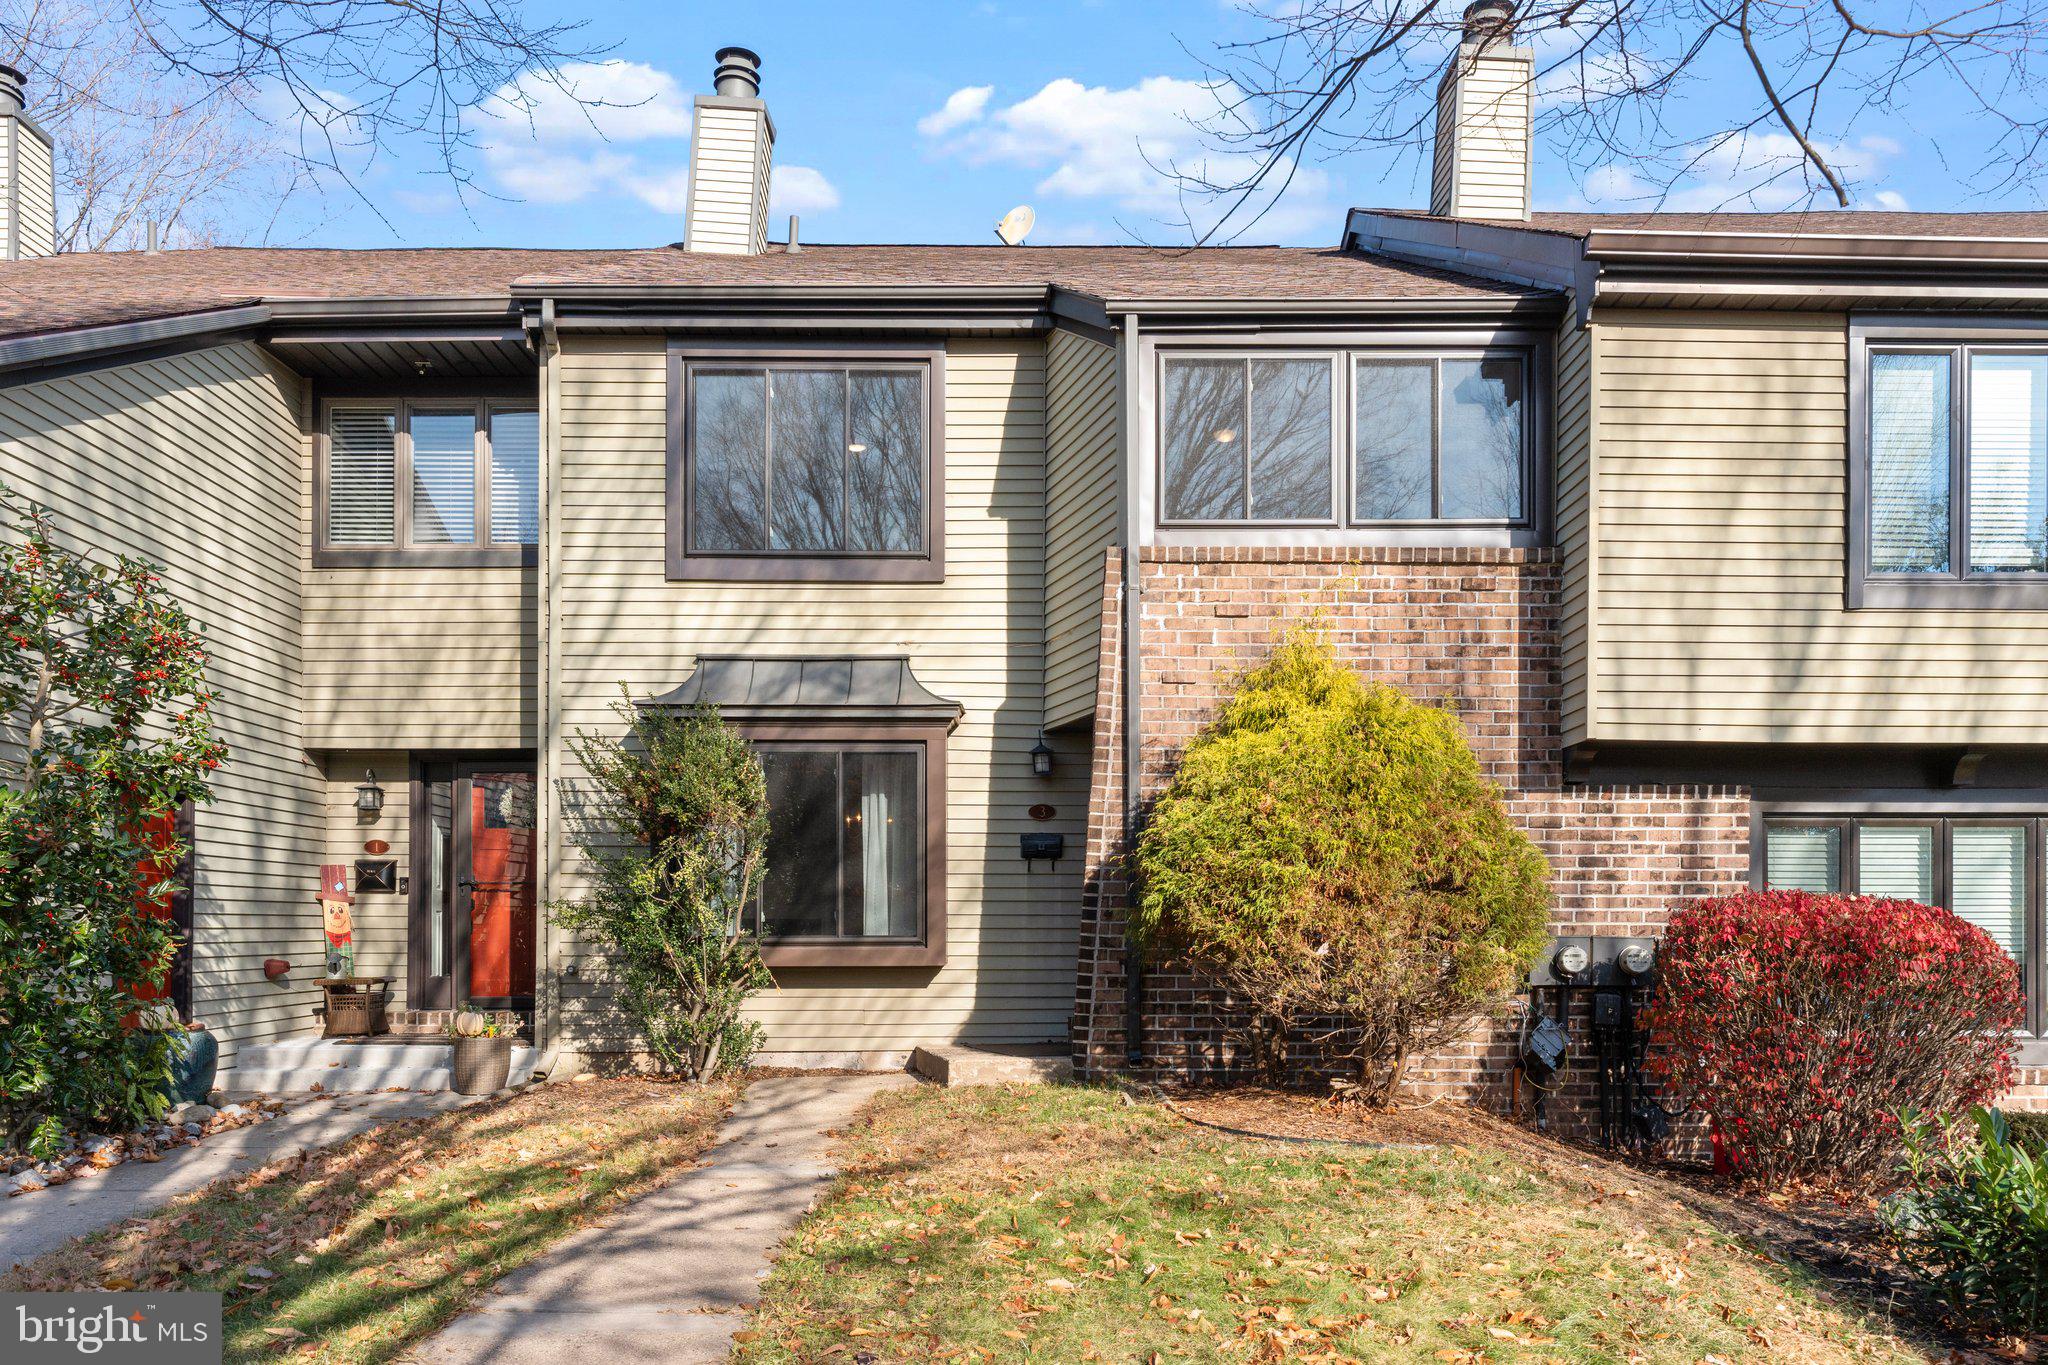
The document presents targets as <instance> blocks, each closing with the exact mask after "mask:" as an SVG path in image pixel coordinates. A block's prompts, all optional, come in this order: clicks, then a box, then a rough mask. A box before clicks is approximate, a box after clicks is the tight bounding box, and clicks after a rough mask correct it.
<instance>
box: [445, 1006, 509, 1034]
mask: <svg viewBox="0 0 2048 1365" xmlns="http://www.w3.org/2000/svg"><path fill="white" fill-rule="evenodd" d="M496 1022H497V1021H496V1020H494V1019H492V1018H491V1017H490V1016H489V1015H487V1014H479V1013H478V1012H477V1011H475V1010H463V1011H462V1012H461V1013H459V1014H457V1015H456V1016H455V1019H454V1021H453V1022H452V1023H451V1024H450V1025H449V1031H450V1032H452V1033H453V1034H454V1035H455V1036H456V1037H457V1038H488V1037H490V1036H491V1034H492V1033H493V1032H495V1031H496V1030H495V1029H494V1028H493V1025H494V1024H495V1023H496Z"/></svg>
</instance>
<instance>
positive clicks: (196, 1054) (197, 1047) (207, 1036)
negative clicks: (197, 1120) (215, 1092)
mask: <svg viewBox="0 0 2048 1365" xmlns="http://www.w3.org/2000/svg"><path fill="white" fill-rule="evenodd" d="M219 1069H220V1044H219V1043H217V1042H215V1041H214V1037H213V1035H212V1034H211V1033H209V1032H207V1031H206V1030H205V1029H193V1030H192V1031H190V1032H188V1033H187V1034H186V1035H185V1048H184V1051H183V1053H181V1054H180V1055H179V1056H178V1057H177V1058H176V1059H175V1060H174V1061H172V1063H171V1079H170V1083H169V1084H168V1085H167V1086H166V1087H165V1092H166V1093H167V1094H169V1095H170V1097H171V1103H172V1104H199V1103H201V1102H202V1101H204V1100H205V1099H206V1095H207V1092H208V1091H210V1090H212V1089H213V1077H214V1073H215V1072H216V1071H218V1070H219Z"/></svg>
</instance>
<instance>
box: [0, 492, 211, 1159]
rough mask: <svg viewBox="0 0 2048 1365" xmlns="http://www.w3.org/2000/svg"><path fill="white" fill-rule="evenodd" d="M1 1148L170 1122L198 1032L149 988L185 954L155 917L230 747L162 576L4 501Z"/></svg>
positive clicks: (39, 1149)
mask: <svg viewBox="0 0 2048 1365" xmlns="http://www.w3.org/2000/svg"><path fill="white" fill-rule="evenodd" d="M0 516H4V517H5V519H6V522H7V528H6V535H5V543H0V726H4V730H0V783H4V784H0V1147H11V1148H14V1149H16V1150H27V1151H30V1152H33V1153H37V1154H43V1153H47V1152H48V1151H50V1150H52V1149H53V1148H54V1147H55V1145H56V1144H57V1142H58V1141H59V1139H60V1137H61V1135H62V1131H63V1129H64V1128H65V1127H67V1126H69V1127H80V1126H88V1127H96V1128H102V1129H124V1128H132V1127H134V1126H136V1125H138V1124H141V1123H143V1122H146V1121H147V1120H149V1119H150V1118H153V1117H155V1116H156V1115H159V1114H161V1113H162V1112H163V1109H164V1107H165V1104H166V1099H165V1096H164V1084H165V1081H166V1080H167V1079H168V1077H169V1075H170V1070H171V1064H172V1062H173V1060H174V1059H175V1057H176V1055H177V1049H178V1048H180V1047H182V1045H183V1037H184V1035H183V1032H182V1030H179V1029H175V1028H172V1027H169V1025H170V1023H171V1022H172V1021H170V1020H167V1019H165V1018H163V1017H162V1011H161V1010H160V1009H157V1008H153V1007H151V1006H149V1005H147V1004H146V1003H145V1002H144V1001H143V1000H142V999H140V998H139V997H138V994H137V984H136V983H147V982H157V981H161V980H162V978H163V976H164V973H165V972H166V970H167V969H168V968H169V966H170V963H171V961H172V958H173V955H174V954H175V952H176V949H177V940H176V933H175V930H174V929H173V927H172V926H171V924H170V923H168V922H167V921H166V920H164V919H161V918H158V917H156V916H154V915H151V914H149V913H148V912H147V910H146V909H145V908H144V907H145V906H146V905H147V904H148V903H149V902H153V901H158V900H160V899H161V898H162V897H163V896H165V895H166V894H168V892H169V891H170V889H171V887H170V873H171V870H172V869H174V868H176V867H177V865H178V862H179V859H180V857H181V856H182V853H183V849H182V847H181V846H180V845H179V844H178V843H177V842H176V841H175V840H173V841H170V842H169V844H168V845H166V844H165V842H164V841H163V840H162V839H161V838H160V837H159V838H157V839H155V840H152V839H151V837H150V833H149V831H150V828H151V826H152V823H153V822H154V823H160V822H161V821H162V819H163V817H165V816H166V815H169V814H170V813H172V812H174V811H175V810H177V808H178V807H179V806H180V805H181V804H182V803H183V802H185V801H187V800H196V801H203V800H205V799H207V796H208V790H207V778H208V775H209V774H210V773H211V772H212V771H213V770H214V769H215V768H217V767H218V766H219V765H220V762H221V759H222V758H223V756H224V755H225V752H226V751H225V748H224V746H223V745H222V744H221V742H220V740H219V739H217V738H216V737H215V735H214V732H213V722H212V706H213V700H214V697H213V693H212V691H211V690H210V689H209V688H208V686H207V683H206V673H205V665H206V656H205V652H204V650H203V649H202V648H201V645H200V638H199V632H198V629H197V627H196V626H195V624H194V623H193V621H192V619H191V618H190V617H189V616H188V615H187V614H186V612H185V611H184V609H183V608H182V607H180V606H179V605H178V603H177V602H176V601H174V600H173V599H172V598H171V596H170V595H169V594H168V593H167V592H166V591H165V590H164V586H163V584H162V582H161V580H160V579H159V577H158V575H157V573H156V571H155V570H154V569H152V568H151V566H149V565H148V564H146V563H144V562H142V561H140V560H136V559H131V558H126V557H114V558H108V557H103V556H99V555H96V554H92V553H89V552H85V551H81V550H77V549H73V548H70V547H68V546H66V545H64V544H63V543H61V542H60V541H59V539H58V537H57V536H56V534H55V531H54V528H53V526H52V524H51V520H50V517H49V515H48V513H47V512H46V511H44V510H43V509H42V508H39V507H37V506H35V505H33V504H30V503H27V502H24V501H22V500H21V499H20V498H18V497H17V496H16V495H15V494H14V493H13V492H12V491H11V490H8V489H5V488H4V487H0Z"/></svg>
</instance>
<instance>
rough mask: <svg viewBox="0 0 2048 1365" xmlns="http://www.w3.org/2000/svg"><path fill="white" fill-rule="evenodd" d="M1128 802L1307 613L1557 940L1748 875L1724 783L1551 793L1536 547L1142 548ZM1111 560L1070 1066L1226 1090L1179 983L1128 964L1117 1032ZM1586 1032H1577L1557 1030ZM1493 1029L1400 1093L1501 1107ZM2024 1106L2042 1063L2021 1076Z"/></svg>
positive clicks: (1206, 1018)
mask: <svg viewBox="0 0 2048 1365" xmlns="http://www.w3.org/2000/svg"><path fill="white" fill-rule="evenodd" d="M1138 564H1139V575H1140V580H1139V581H1140V592H1139V600H1140V602H1141V604H1142V607H1141V609H1142V613H1143V615H1142V618H1141V630H1140V634H1139V677H1140V680H1141V681H1140V687H1139V695H1140V707H1141V709H1140V712H1139V731H1140V734H1141V736H1142V746H1141V751H1140V783H1139V801H1140V808H1141V809H1142V806H1143V803H1144V802H1146V801H1149V800H1150V799H1152V798H1153V797H1155V796H1156V795H1157V794H1158V793H1159V791H1160V790H1161V789H1162V788H1164V786H1165V785H1166V783H1167V782H1168V781H1169V780H1170V778H1171V777H1172V774H1173V770H1174V766H1175V764H1176V762H1177V761H1178V758H1179V755H1180V753H1181V751H1182V749H1183V747H1184V746H1185V745H1186V743H1187V742H1188V740H1189V739H1191V738H1192V737H1193V736H1194V735H1195V733H1196V732H1197V731H1198V730H1199V729H1200V728H1201V727H1202V726H1203V725H1204V724H1206V723H1207V722H1208V721H1209V719H1210V718H1211V717H1212V716H1213V715H1214V714H1215V712H1216V710H1217V708H1218V706H1219V704H1220V703H1221V701H1222V700H1223V698H1224V697H1225V695H1226V694H1227V693H1228V692H1229V690H1230V688H1231V687H1232V686H1233V685H1234V683H1235V681H1236V679H1237V678H1238V677H1239V676H1240V675H1241V674H1242V673H1243V672H1244V671H1245V670H1246V669H1248V668H1250V667H1252V666H1254V665H1256V664H1257V663H1258V662H1260V661H1261V660H1262V659H1264V658H1265V656H1266V654H1267V653H1268V652H1269V651H1270V650H1271V648H1272V646H1273V645H1274V643H1275V642H1277V641H1278V640H1279V638H1280V637H1281V636H1282V635H1284V634H1285V633H1286V632H1287V631H1288V630H1289V629H1291V628H1294V627H1296V626H1301V625H1311V624H1312V625H1313V626H1314V627H1315V628H1317V629H1318V630H1319V631H1320V632H1321V633H1322V634H1323V635H1324V637H1325V638H1327V639H1328V640H1329V641H1330V643H1331V644H1332V645H1333V646H1334V647H1335V649H1336V650H1337V652H1338V654H1339V655H1340V657H1342V658H1343V659H1344V660H1345V662H1347V663H1348V664H1350V665H1351V666H1352V667H1354V668H1356V669H1358V670H1359V671H1360V672H1361V673H1362V674H1364V675H1365V676H1367V677H1369V678H1372V679H1375V680H1379V681H1384V682H1388V683H1391V684H1393V685H1394V686H1396V687H1399V688H1400V689H1402V690H1403V691H1404V692H1406V693H1407V694H1408V695H1410V696H1412V697H1415V698H1416V699H1418V700H1421V701H1427V702H1431V703H1435V704H1439V705H1445V706H1448V707H1450V708H1452V709H1453V710H1455V711H1456V712H1457V714H1458V715H1459V716H1460V718H1461V719H1462V720H1463V722H1464V725H1465V730H1466V733H1467V735H1468V736H1469V737H1470V740H1471V743H1472V747H1473V750H1474V752H1475V753H1476V755H1477V756H1478V759H1479V762H1480V764H1481V767H1482V768H1483V770H1484V771H1485V772H1486V774H1487V775H1488V776H1489V777H1490V778H1491V779H1493V780H1494V781H1495V782H1497V783H1499V784H1500V786H1501V787H1502V788H1503V789H1504V791H1505V793H1506V801H1507V807H1508V810H1509V813H1510V814H1511V816H1512V817H1513V818H1514V820H1515V822H1516V823H1517V824H1518V825H1519V826H1520V827H1521V828H1522V829H1523V830H1524V831H1525V832H1527V834H1528V835H1529V837H1530V838H1531V839H1532V840H1533V841H1534V842H1535V843H1536V844H1537V846H1538V847H1539V848H1541V849H1542V850H1543V852H1544V854H1545V855H1546V856H1547V857H1548V858H1549V860H1550V864H1551V868H1552V872H1553V877H1554V880H1553V885H1554V887H1555V889H1556V893H1557V910H1556V917H1555V923H1554V932H1556V933H1559V934H1611V935H1633V934H1656V933H1658V932H1659V931H1660V929H1661V927H1662V925H1663V922H1664V918H1665V916H1666V915H1667V914H1669V912H1670V911H1671V910H1672V909H1673V908H1674V907H1675V906H1677V905H1680V904H1682V903H1684V902H1685V901H1687V900H1690V899H1693V898H1696V897H1700V896H1706V895H1714V894H1719V893H1723V892H1728V891H1734V890H1738V889H1740V888H1742V887H1743V886H1745V885H1746V884H1747V880H1748V875H1749V837H1750V829H1749V817H1750V802H1749V795H1748V793H1747V792H1746V791H1744V790H1742V789H1740V788H1734V787H1627V788H1585V787H1567V786H1565V785H1564V782H1563V773H1562V768H1561V753H1560V745H1559V719H1558V711H1559V686H1560V685H1559V677H1558V657H1557V639H1556V622H1557V615H1558V592H1559V574H1558V569H1557V565H1556V563H1555V559H1554V556H1553V555H1552V554H1551V553H1550V552H1548V551H1522V550H1451V549H1341V550H1333V549H1324V548H1313V547H1285V548H1263V547H1229V548H1213V549H1211V548H1205V549H1173V548H1155V549H1147V550H1144V551H1142V552H1141V553H1140V556H1139V561H1138ZM1121 574H1122V560H1121V552H1118V551H1112V552H1111V553H1110V555H1109V558H1108V562H1107V567H1106V573H1105V582H1104V602H1103V624H1102V635H1101V659H1102V667H1101V669H1100V673H1099V681H1098V688H1097V696H1096V712H1095V744H1094V774H1093V782H1092V785H1091V795H1090V807H1089V818H1088V841H1087V850H1086V856H1087V865H1086V879H1085V882H1084V900H1083V906H1082V927H1081V948H1080V973H1079V985H1078V992H1077V999H1076V1016H1075V1028H1074V1048H1075V1062H1076V1065H1077V1067H1079V1068H1080V1069H1081V1070H1082V1071H1083V1072H1084V1073H1087V1074H1094V1075H1100V1074H1104V1073H1107V1072H1112V1071H1115V1072H1123V1073H1126V1074H1136V1075H1139V1076H1141V1077H1150V1078H1175V1079H1186V1080H1215V1081H1221V1080H1228V1079H1232V1078H1234V1077H1237V1076H1240V1075H1242V1074H1243V1068H1242V1067H1241V1065H1240V1062H1239V1059H1238V1058H1237V1056H1236V1055H1235V1053H1234V1049H1233V1047H1232V1044H1231V1029H1230V1025H1231V1022H1232V1021H1231V1019H1230V1017H1229V1013H1228V1010H1227V1008H1226V1007H1225V1005H1224V1004H1223V1002H1222V1001H1220V1000H1218V999H1216V998H1214V997H1213V996H1212V995H1210V994H1208V993H1206V992H1205V991H1204V990H1203V989H1202V988H1201V987H1200V986H1198V985H1197V984H1196V983H1195V982H1194V981H1192V980H1190V979H1189V978H1187V977H1186V976H1184V975H1179V974H1174V973H1170V972H1161V971H1159V970H1157V969H1154V970H1152V971H1150V972H1148V973H1147V975H1146V977H1145V982H1144V989H1143V990H1142V992H1141V999H1142V1014H1143V1019H1142V1025H1141V1029H1140V1033H1141V1038H1142V1059H1141V1060H1139V1061H1138V1062H1136V1063H1135V1064H1134V1063H1133V1062H1132V1060H1131V1059H1130V1057H1129V1056H1128V1042H1127V1038H1126V999H1125V976H1124V971H1125V962H1124V943H1123V927H1122V916H1123V908H1124V904H1125V894H1126V885H1125V882H1124V880H1123V873H1122V868H1121V857H1120V855H1121V854H1122V852H1123V850H1124V847H1125V829H1124V813H1125V797H1126V791H1125V785H1124V784H1125V774H1124V772H1123V762H1124V723H1125V716H1124V710H1123V698H1122V696H1121V687H1122V672H1123V659H1122V635H1121V616H1120V613H1121V610H1122V593H1121V591H1120V580H1121ZM1574 1036H1575V1038H1576V1039H1583V1038H1584V1037H1585V1036H1586V1031H1585V1029H1584V1027H1583V1025H1582V1024H1581V1025H1579V1026H1576V1027H1575V1028H1574ZM1515 1050H1516V1049H1515V1036H1514V1027H1513V1025H1512V1024H1508V1025H1503V1026H1499V1027H1489V1028H1486V1029H1482V1030H1480V1031H1479V1032H1478V1033H1477V1034H1476V1035H1475V1036H1473V1037H1472V1038H1470V1039H1468V1040H1467V1041H1466V1042H1464V1043H1463V1044H1461V1045H1459V1046H1457V1047H1453V1048H1449V1049H1445V1050H1443V1051H1441V1052H1439V1053H1437V1054H1435V1055H1432V1056H1429V1057H1425V1058H1420V1059H1417V1060H1416V1062H1415V1063H1413V1064H1412V1066H1411V1069H1410V1073H1409V1074H1410V1087H1411V1089H1412V1090H1413V1091H1415V1092H1416V1093H1418V1094H1423V1095H1429V1094H1461V1095H1469V1096H1474V1097H1477V1098H1480V1099H1482V1100H1484V1101H1487V1102H1491V1103H1494V1104H1496V1105H1499V1104H1504V1103H1505V1100H1506V1093H1505V1092H1506V1088H1507V1086H1508V1084H1509V1080H1510V1077H1511V1076H1512V1075H1513V1073H1514V1062H1515ZM2022 1079H2023V1080H2024V1081H2025V1082H2026V1083H2027V1085H2028V1087H2029V1092H2027V1093H2024V1094H2023V1095H2020V1096H2015V1098H2016V1099H2021V1100H2023V1102H2032V1103H2038V1102H2040V1100H2041V1098H2042V1097H2043V1096H2044V1095H2048V1092H2044V1091H2042V1090H2040V1089H2039V1087H2040V1086H2041V1085H2042V1083H2043V1082H2044V1081H2048V1074H2044V1073H2040V1072H2030V1073H2026V1074H2025V1075H2024V1076H2023V1078H2022ZM1591 1091H1592V1080H1591V1078H1590V1075H1589V1074H1587V1068H1585V1067H1584V1066H1581V1067H1580V1068H1579V1069H1578V1070H1577V1071H1574V1072H1568V1073H1567V1075H1566V1077H1565V1086H1564V1093H1563V1094H1561V1095H1560V1096H1557V1097H1554V1098H1553V1099H1552V1100H1551V1101H1550V1106H1549V1107H1550V1110H1551V1114H1552V1116H1553V1117H1555V1118H1557V1119H1558V1120H1559V1121H1560V1122H1561V1123H1562V1124H1563V1125H1564V1126H1567V1127H1576V1126H1582V1125H1583V1124H1584V1123H1585V1122H1587V1121H1588V1120H1589V1118H1590V1110H1589V1107H1588V1103H1589V1101H1590V1097H1591Z"/></svg>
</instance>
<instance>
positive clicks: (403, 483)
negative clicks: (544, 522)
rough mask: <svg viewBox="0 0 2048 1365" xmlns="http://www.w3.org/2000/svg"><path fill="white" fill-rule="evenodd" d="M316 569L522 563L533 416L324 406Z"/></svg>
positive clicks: (527, 534)
mask: <svg viewBox="0 0 2048 1365" xmlns="http://www.w3.org/2000/svg"><path fill="white" fill-rule="evenodd" d="M318 446H319V459H318V467H317V471H316V478H315V485H314V486H315V503H316V508H315V536H316V539H315V542H314V559H315V563H316V564H321V565H330V566H339V565H348V564H365V565H368V564H384V563H443V564H520V563H530V562H532V560H533V557H534V546H535V545H536V543H537V542H538V541H539V539H540V414H539V411H538V410H537V409H536V408H535V407H534V405H533V404H531V403H517V402H498V401H493V400H483V399H454V400H446V399H432V400H427V399H420V400H399V399H390V400H368V399H334V400H331V401H330V402H329V403H328V404H327V405H326V411H325V416H324V420H323V421H322V423H321V426H320V432H319V440H318Z"/></svg>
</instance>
